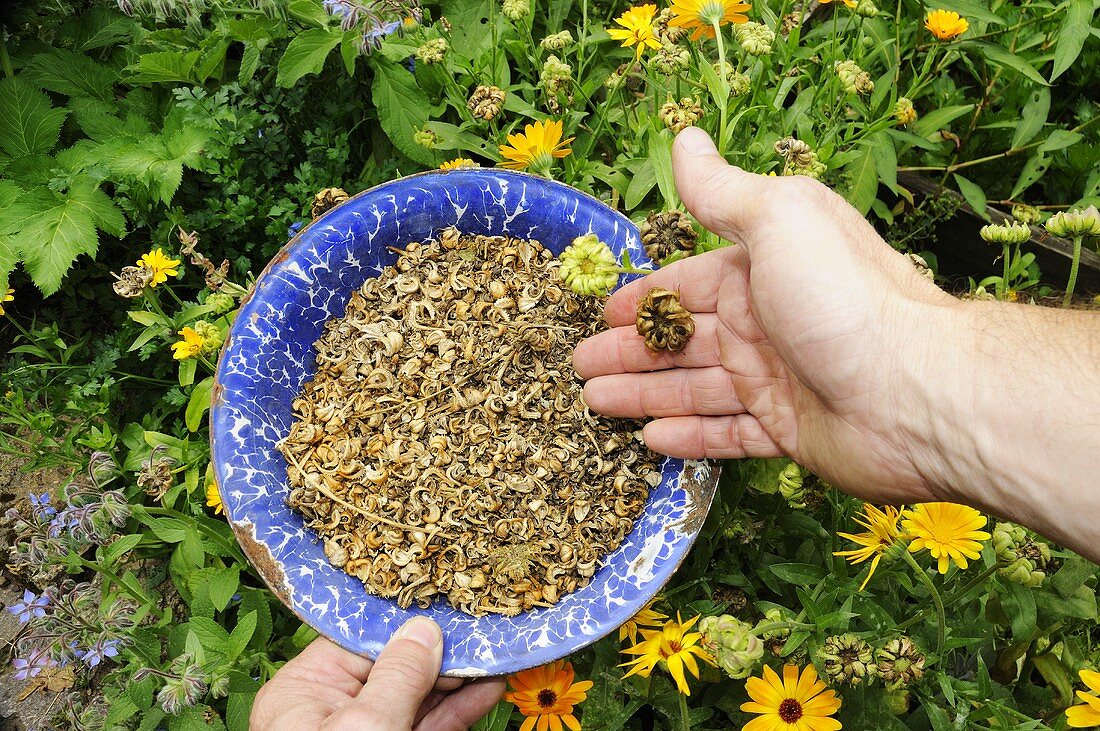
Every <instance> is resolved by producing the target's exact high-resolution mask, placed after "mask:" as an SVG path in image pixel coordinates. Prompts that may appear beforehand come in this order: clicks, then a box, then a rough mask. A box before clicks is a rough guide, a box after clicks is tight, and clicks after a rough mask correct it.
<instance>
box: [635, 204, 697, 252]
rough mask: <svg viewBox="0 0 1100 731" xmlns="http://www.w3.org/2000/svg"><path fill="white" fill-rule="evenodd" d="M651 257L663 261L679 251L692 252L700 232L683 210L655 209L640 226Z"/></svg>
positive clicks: (643, 242)
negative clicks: (697, 231) (696, 230)
mask: <svg viewBox="0 0 1100 731" xmlns="http://www.w3.org/2000/svg"><path fill="white" fill-rule="evenodd" d="M639 229H640V231H641V234H642V245H644V246H645V250H646V253H647V254H649V258H650V259H652V260H653V261H656V262H662V261H664V260H665V259H667V258H668V257H670V256H672V255H673V254H674V253H676V252H677V251H681V252H689V253H690V252H691V251H693V250H694V249H695V242H696V241H698V240H699V234H698V233H696V232H695V228H694V227H693V226H692V225H691V219H689V218H688V217H687V215H686V214H685V213H684V212H683V211H663V212H661V211H653V212H652V213H650V214H649V215H648V216H646V219H645V221H643V222H642V225H641V226H640V227H639Z"/></svg>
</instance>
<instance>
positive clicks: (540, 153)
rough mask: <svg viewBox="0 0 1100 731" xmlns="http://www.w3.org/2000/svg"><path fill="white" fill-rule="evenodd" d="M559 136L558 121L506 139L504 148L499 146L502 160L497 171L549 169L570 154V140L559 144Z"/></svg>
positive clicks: (539, 124) (534, 125)
mask: <svg viewBox="0 0 1100 731" xmlns="http://www.w3.org/2000/svg"><path fill="white" fill-rule="evenodd" d="M561 134H562V125H561V120H560V119H552V120H550V121H549V122H546V123H545V124H544V123H543V122H542V121H538V122H535V123H534V124H528V125H526V126H525V127H524V128H523V133H522V134H511V135H508V144H507V145H501V146H500V155H501V157H503V158H504V162H502V163H501V164H500V165H501V167H505V168H511V169H512V170H526V169H527V168H534V169H535V170H547V169H549V168H550V166H551V165H552V164H553V163H554V158H558V159H560V158H563V157H565V156H566V155H568V154H570V153H571V152H573V150H571V149H570V148H569V143H570V142H572V141H573V138H572V137H570V138H569V139H567V140H563V139H562V138H561Z"/></svg>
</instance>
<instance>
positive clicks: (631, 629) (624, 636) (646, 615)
mask: <svg viewBox="0 0 1100 731" xmlns="http://www.w3.org/2000/svg"><path fill="white" fill-rule="evenodd" d="M666 619H668V615H667V614H662V613H661V612H658V611H657V610H655V609H653V602H649V603H648V604H646V605H645V606H644V607H642V608H641V610H639V611H638V613H637V614H635V615H634V616H633V617H631V618H630V619H628V620H626V621H625V622H623V625H622V626H621V627H619V642H622V641H623V640H630V641H631V642H637V641H638V634H639V629H640V628H641V627H646V628H648V627H660V626H661V625H662V624H663V623H664V621H665V620H666Z"/></svg>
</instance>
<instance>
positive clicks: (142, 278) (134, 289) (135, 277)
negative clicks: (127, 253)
mask: <svg viewBox="0 0 1100 731" xmlns="http://www.w3.org/2000/svg"><path fill="white" fill-rule="evenodd" d="M111 276H112V277H114V278H115V283H114V284H113V285H112V286H113V287H114V290H115V294H117V295H118V296H119V297H126V298H127V299H132V298H134V297H140V296H141V295H142V294H143V293H144V292H145V288H146V287H148V286H149V284H150V283H151V282H152V281H153V270H152V269H150V268H149V267H147V266H137V267H122V273H121V274H115V273H114V272H111Z"/></svg>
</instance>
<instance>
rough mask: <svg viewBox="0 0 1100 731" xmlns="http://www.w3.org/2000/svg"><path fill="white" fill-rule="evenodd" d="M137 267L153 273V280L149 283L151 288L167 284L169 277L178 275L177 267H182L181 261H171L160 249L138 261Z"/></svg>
mask: <svg viewBox="0 0 1100 731" xmlns="http://www.w3.org/2000/svg"><path fill="white" fill-rule="evenodd" d="M137 265H138V266H139V267H142V266H143V267H145V268H147V269H149V270H150V271H151V272H153V280H152V281H151V282H149V286H150V287H155V286H157V285H158V284H164V283H165V282H167V281H168V277H174V276H176V274H178V271H177V270H176V267H178V266H179V265H180V260H179V259H169V258H168V257H167V256H165V255H164V252H163V251H161V250H160V249H153V250H152V251H150V252H149V253H147V254H145V255H143V256H142V257H141V258H140V259H138V262H137Z"/></svg>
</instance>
